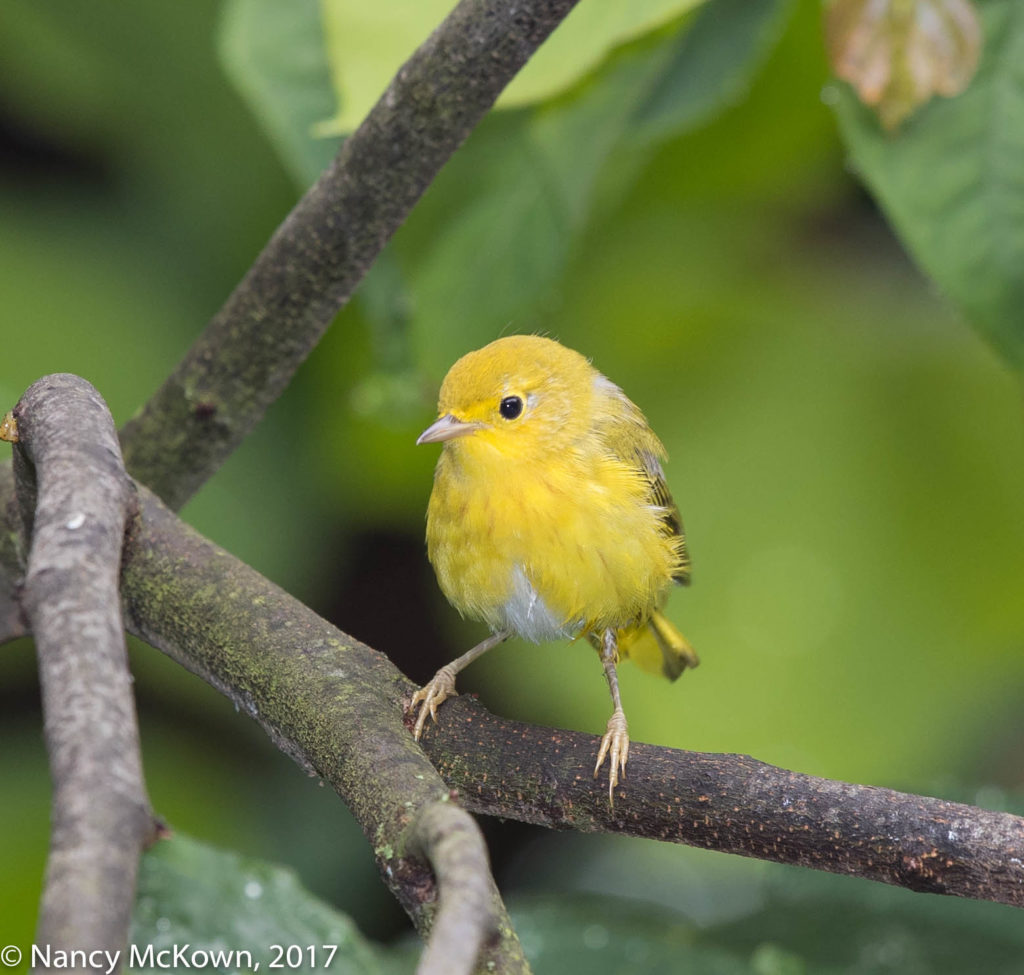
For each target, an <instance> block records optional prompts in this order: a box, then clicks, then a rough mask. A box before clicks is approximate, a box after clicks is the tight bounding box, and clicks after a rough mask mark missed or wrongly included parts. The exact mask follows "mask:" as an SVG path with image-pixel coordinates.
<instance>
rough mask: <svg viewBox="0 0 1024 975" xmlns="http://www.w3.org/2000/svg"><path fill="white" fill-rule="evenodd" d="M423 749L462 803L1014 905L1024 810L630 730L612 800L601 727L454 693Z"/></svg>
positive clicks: (1023, 865) (1023, 884)
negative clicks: (506, 710)
mask: <svg viewBox="0 0 1024 975" xmlns="http://www.w3.org/2000/svg"><path fill="white" fill-rule="evenodd" d="M438 719H439V727H438V728H432V729H431V730H430V733H429V734H427V735H424V740H423V742H422V744H423V747H424V750H425V751H426V752H427V754H428V755H429V756H430V757H431V759H432V760H433V761H434V763H435V764H436V765H437V768H438V770H439V771H440V773H441V775H442V777H443V778H444V779H445V781H446V782H447V783H448V784H449V785H450V786H451V787H452V788H453V789H455V790H457V795H458V799H459V802H460V803H461V804H462V805H464V806H465V807H466V808H467V809H470V810H472V811H474V812H478V813H487V814H489V815H494V816H502V817H504V818H511V819H519V820H523V821H525V822H530V823H538V824H540V825H543V826H550V827H553V828H555V829H577V830H581V831H582V832H596V831H600V832H611V833H625V834H629V835H633V836H647V837H652V838H654V839H660V840H669V841H671V842H674V843H685V844H687V845H689V846H698V847H705V848H707V849H710V850H720V851H722V852H725V853H738V854H741V855H743V856H751V857H757V858H759V859H762V860H776V861H779V862H781V863H792V864H797V865H799V866H803V867H813V868H814V869H816V870H826V871H829V872H831V873H843V874H852V875H855V876H858V877H866V878H867V879H869V880H878V881H881V882H883V883H887V884H894V885H896V886H899V887H908V888H910V889H911V890H918V891H927V892H929V893H933V894H951V895H954V896H957V897H972V898H976V899H978V900H989V901H997V902H999V903H1003V904H1013V905H1015V906H1018V907H1024V819H1022V818H1021V817H1019V816H1012V815H1010V814H1009V813H999V812H989V811H987V810H984V809H978V808H976V807H974V806H967V805H963V804H961V803H956V802H946V801H945V800H942V799H931V798H928V797H925V796H916V795H908V794H907V793H903V792H895V791H893V790H891V789H881V788H877V787H874V786H864V785H851V784H849V783H846V782H836V781H833V780H831V779H820V778H816V777H814V776H811V775H803V774H801V773H799V772H790V771H787V770H785V769H780V768H776V767H775V766H772V765H767V764H765V763H764V762H759V761H757V760H755V759H753V758H749V757H748V756H746V755H712V754H702V753H699V752H685V751H679V750H676V749H671V748H658V747H655V746H652V745H643V744H639V743H631V744H630V749H629V772H628V778H627V779H626V780H625V782H623V783H622V784H621V785H620V786H619V788H618V789H617V790H616V792H615V807H614V810H609V808H608V802H607V796H606V795H605V793H604V791H603V789H601V788H600V787H599V786H598V784H597V783H595V782H594V779H593V767H594V754H595V752H596V750H597V742H598V739H597V738H595V737H593V736H591V735H584V734H579V733H576V732H568V731H555V730H553V729H551V728H539V727H536V726H534V725H527V724H522V723H520V722H516V721H507V720H505V719H503V718H498V717H496V716H495V715H493V714H490V713H489V712H487V711H486V710H484V708H483V707H481V706H480V705H479V703H477V702H475V701H473V700H471V699H469V698H466V697H458V698H455V699H453V700H450V701H448V702H446V703H445V705H444V707H443V708H442V709H441V710H440V711H439V712H438Z"/></svg>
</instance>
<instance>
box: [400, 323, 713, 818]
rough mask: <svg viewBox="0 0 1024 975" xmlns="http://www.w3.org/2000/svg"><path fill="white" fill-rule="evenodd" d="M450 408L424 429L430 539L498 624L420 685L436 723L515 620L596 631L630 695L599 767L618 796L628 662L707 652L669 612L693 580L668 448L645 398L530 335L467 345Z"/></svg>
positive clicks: (470, 597)
mask: <svg viewBox="0 0 1024 975" xmlns="http://www.w3.org/2000/svg"><path fill="white" fill-rule="evenodd" d="M438 413H439V416H438V419H437V420H436V421H435V422H434V423H432V424H431V425H430V426H429V427H428V428H427V429H426V430H424V431H423V433H422V434H421V435H420V437H419V439H418V440H417V441H416V442H417V443H418V444H424V443H443V445H444V447H443V449H442V451H441V457H440V459H439V460H438V463H437V470H436V472H435V475H434V490H433V493H432V494H431V496H430V504H429V507H428V511H427V553H428V556H429V558H430V561H431V563H432V565H433V566H434V570H435V572H436V573H437V579H438V582H439V584H440V586H441V589H442V591H443V592H444V594H445V596H447V597H448V600H449V602H451V603H452V605H453V606H455V608H456V609H458V610H459V612H460V613H462V614H463V615H465V616H469V617H472V618H474V619H478V620H482V621H483V622H485V623H486V624H487V625H488V626H489V627H490V628H491V631H492V633H491V636H489V637H488V638H487V639H486V640H484V641H482V642H481V643H480V644H478V645H477V646H475V647H474V648H473V649H472V650H470V651H469V652H467V653H465V654H463V655H462V656H461V657H459V658H458V659H456V660H454V661H452V662H451V663H450V664H447V665H446V666H444V667H442V668H441V669H440V670H439V671H438V672H437V674H436V675H435V676H434V678H433V680H431V681H430V683H428V684H427V685H426V686H425V687H423V688H422V689H421V690H419V691H418V692H417V693H416V694H415V696H414V697H413V699H412V703H411V705H410V712H411V713H415V712H416V711H417V709H418V710H419V714H418V716H417V718H416V725H415V729H414V733H415V736H416V738H417V739H419V737H420V736H421V735H422V733H423V728H424V723H425V721H426V718H427V715H428V714H429V715H430V716H431V717H433V718H434V719H435V720H436V719H437V707H438V705H440V704H441V703H442V702H443V701H444V700H445V699H446V698H447V697H449V696H451V695H453V694H455V676H456V674H458V673H459V672H460V671H461V670H462V669H463V668H464V667H465V666H466V665H467V664H469V663H470V662H471V661H473V660H475V659H476V658H477V657H479V656H480V655H481V654H483V653H485V652H486V651H488V650H490V649H492V648H493V647H496V646H497V645H498V644H499V643H501V642H503V641H504V640H507V639H508V638H509V637H511V636H513V635H518V636H521V637H524V638H526V639H527V640H532V641H534V642H541V641H546V640H557V639H563V638H567V639H576V638H577V637H580V636H585V637H587V638H588V640H589V641H590V642H591V643H592V644H593V645H594V646H595V647H596V648H597V651H598V653H599V655H600V657H601V663H602V664H603V666H604V673H605V676H606V677H607V679H608V687H609V689H610V691H611V696H612V703H613V705H614V710H613V712H612V716H611V718H610V719H609V720H608V728H607V731H606V733H605V735H604V738H603V739H602V741H601V747H600V751H599V752H598V756H597V764H596V766H595V767H594V776H595V778H596V777H597V775H598V772H599V771H600V768H601V765H602V764H603V763H604V760H605V757H606V756H608V757H609V758H610V769H609V776H608V778H609V783H608V796H609V801H612V799H613V797H614V790H615V787H616V785H617V784H618V781H619V777H620V775H624V774H625V770H626V761H627V759H628V757H629V729H628V725H627V723H626V715H625V713H624V711H623V709H622V701H621V699H620V694H619V681H618V675H617V672H616V664H617V663H618V660H619V659H620V657H626V656H629V657H632V658H634V659H635V660H636V661H637V662H638V663H639V664H640V665H641V666H643V667H644V668H645V669H649V670H654V671H656V672H660V673H662V674H664V675H665V676H666V677H668V678H670V679H672V680H674V679H675V678H677V677H678V676H679V675H680V674H681V673H682V672H683V671H684V670H685V669H686V668H687V667H696V666H697V663H698V660H697V655H696V654H695V653H694V652H693V649H692V647H691V646H690V645H689V643H688V642H687V641H686V639H685V637H683V635H682V634H681V633H679V631H678V630H676V628H675V627H674V626H673V625H672V624H671V623H670V622H669V621H668V620H667V619H666V618H665V617H664V616H663V615H662V613H661V607H662V605H663V604H664V601H665V599H666V596H667V593H668V589H669V587H670V586H671V584H672V583H673V582H677V583H686V582H688V581H689V575H690V562H689V557H688V555H687V551H686V542H685V539H684V536H683V527H682V523H681V521H680V518H679V511H678V509H677V508H676V506H675V503H674V502H673V500H672V496H671V495H670V494H669V490H668V487H667V485H666V484H665V475H664V472H663V471H662V467H661V461H662V459H663V458H664V457H665V448H664V447H663V446H662V444H661V441H660V440H659V439H658V438H657V437H656V436H655V435H654V433H653V432H652V431H651V428H650V427H649V426H648V425H647V421H646V420H645V419H644V416H643V414H642V413H641V412H640V410H639V409H638V408H637V407H636V406H635V405H634V404H633V403H632V402H631V401H630V400H629V399H628V398H627V397H626V395H625V393H623V392H622V390H621V389H619V387H618V386H616V385H615V384H614V383H613V382H611V381H610V380H608V379H606V378H605V377H604V376H603V375H601V373H599V372H598V371H597V370H596V369H595V368H594V367H593V366H592V365H591V364H590V362H589V361H588V360H587V359H585V358H584V357H583V356H582V355H580V354H579V353H578V352H574V351H573V350H572V349H568V348H566V347H565V346H563V345H560V344H559V343H558V342H555V341H553V340H552V339H548V338H542V337H539V336H535V335H514V336H508V337H506V338H501V339H498V340H497V341H495V342H492V343H491V344H490V345H487V346H485V347H484V348H482V349H479V350H477V351H476V352H470V353H469V354H468V355H465V356H463V357H462V358H461V359H459V361H458V362H456V363H455V365H454V366H452V368H451V370H450V371H449V372H448V375H447V376H446V377H445V380H444V383H443V384H442V386H441V393H440V397H439V402H438Z"/></svg>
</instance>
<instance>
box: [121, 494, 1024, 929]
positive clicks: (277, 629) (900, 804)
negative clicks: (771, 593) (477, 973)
mask: <svg viewBox="0 0 1024 975" xmlns="http://www.w3.org/2000/svg"><path fill="white" fill-rule="evenodd" d="M141 493H142V496H143V497H146V492H141ZM142 524H143V526H144V527H145V531H146V536H147V537H146V541H145V546H144V548H142V549H136V547H135V546H133V545H129V547H128V549H127V550H126V563H125V587H126V588H125V593H126V596H127V598H128V605H129V607H130V612H129V619H130V620H131V621H132V624H133V626H134V628H135V631H136V632H138V633H139V634H140V635H141V636H143V637H144V638H146V639H149V640H150V641H151V642H154V643H155V644H156V645H158V646H161V647H162V648H164V649H166V650H167V652H168V653H170V654H171V655H172V656H174V657H175V658H176V659H178V660H180V661H181V662H182V663H183V664H184V665H185V666H186V667H188V668H189V669H191V670H193V671H195V672H196V673H199V674H201V675H202V676H204V677H205V678H206V679H207V680H209V681H210V682H211V683H213V684H214V686H216V687H218V688H220V689H221V690H222V691H223V692H224V693H226V694H228V695H229V696H230V697H232V698H233V699H234V700H235V701H236V702H237V703H238V704H239V705H240V706H242V707H244V708H245V709H246V710H247V711H248V712H249V713H250V714H253V715H254V716H255V717H257V719H258V720H260V721H261V722H262V723H263V724H264V726H265V727H266V728H267V730H268V731H269V732H270V734H271V736H272V737H273V738H274V739H275V740H276V741H277V742H278V744H279V745H280V746H281V747H282V748H283V749H284V750H285V751H286V752H288V753H289V754H292V755H293V756H295V757H296V758H297V759H298V760H299V761H301V762H303V763H305V764H307V765H309V766H312V767H314V768H316V769H317V771H319V772H320V774H322V775H324V777H325V778H327V779H329V780H330V781H331V782H332V784H334V785H335V786H336V788H337V789H338V791H339V792H340V793H341V794H342V795H343V796H344V797H345V798H346V799H347V800H348V801H349V802H350V804H351V805H352V808H353V811H354V812H355V813H356V815H357V818H359V820H360V822H362V823H363V824H364V828H367V829H368V831H369V832H370V833H371V839H372V840H373V842H374V846H375V848H377V849H378V856H379V857H380V852H379V850H380V843H379V842H377V840H376V839H373V835H372V834H373V831H374V830H375V829H376V828H377V827H373V828H371V826H370V825H369V824H375V823H376V824H384V825H383V826H382V827H381V828H382V833H381V835H386V836H388V837H395V836H398V835H400V834H401V835H403V836H407V834H406V833H404V829H405V827H406V826H407V825H408V818H407V816H406V815H405V814H403V812H402V811H401V810H394V809H393V808H391V806H390V805H389V803H391V802H392V798H393V797H392V796H391V795H390V794H386V793H384V792H383V791H382V790H381V789H378V788H376V787H374V788H369V789H368V785H369V784H370V783H376V782H378V781H380V782H388V783H389V784H393V785H394V787H395V788H396V789H398V790H399V792H400V793H401V791H402V790H408V792H409V795H410V796H417V797H424V800H423V801H425V799H426V794H425V792H424V791H423V780H420V779H419V778H418V776H419V775H425V774H427V773H426V769H427V768H431V766H429V764H428V763H426V762H424V761H423V758H422V756H421V753H420V752H419V750H418V749H417V748H416V746H415V745H414V743H413V742H412V741H411V736H409V735H408V734H407V732H406V731H405V730H403V729H402V720H401V718H402V709H403V706H404V704H405V702H407V701H408V699H409V697H410V696H411V694H412V692H413V690H414V685H412V684H411V683H410V682H409V681H408V680H406V679H405V678H404V677H403V676H402V675H401V674H400V673H399V672H398V671H397V670H396V669H395V668H394V666H393V665H392V664H391V663H390V662H389V661H388V660H387V659H386V658H385V657H383V656H382V655H381V654H379V653H377V652H376V651H373V650H371V649H370V648H368V647H365V646H364V645H362V644H360V643H358V642H357V641H355V640H353V639H352V638H351V637H347V636H345V635H344V634H341V633H340V632H339V631H337V630H335V629H333V628H332V627H329V626H327V624H325V623H324V622H323V621H322V620H320V619H319V618H318V617H316V616H315V615H314V614H313V613H312V612H310V611H309V610H308V609H306V608H305V607H303V606H301V605H300V604H298V603H297V602H295V600H292V599H291V598H290V597H288V596H287V595H285V594H284V593H282V592H281V591H280V590H278V589H276V588H275V587H273V586H271V585H270V584H269V583H267V582H266V581H265V580H263V579H262V578H261V577H260V576H258V575H257V574H256V573H255V572H253V571H252V570H251V569H248V568H246V567H245V566H242V565H240V564H239V563H237V562H236V561H235V560H234V559H232V558H231V556H229V555H227V554H226V553H223V552H221V551H220V550H218V549H216V548H215V547H214V546H212V545H210V543H208V542H206V541H205V540H203V539H201V538H200V537H199V536H197V535H195V534H194V533H192V532H191V531H190V530H189V529H187V528H186V527H184V526H182V525H181V524H180V522H178V521H177V519H175V518H174V517H173V516H172V515H171V514H170V513H169V512H167V511H166V509H163V508H162V506H158V505H157V503H156V502H155V500H150V499H148V498H147V500H146V502H145V507H144V518H143V522H142ZM147 552H148V553H150V554H147ZM154 558H155V559H159V560H161V561H162V562H164V563H166V564H165V565H164V566H163V567H162V568H161V569H159V571H157V570H156V569H155V568H154V567H151V566H149V565H147V564H146V562H147V560H149V559H154ZM225 593H231V595H230V596H229V597H228V599H227V606H226V607H225V606H224V605H223V603H224V594H225ZM439 714H440V718H441V723H440V725H439V727H437V728H431V729H430V731H429V732H428V734H427V735H425V736H424V739H425V740H424V742H423V747H424V748H425V750H426V752H427V754H428V755H429V757H430V758H431V759H432V760H433V762H434V763H435V764H436V766H437V768H438V770H439V771H440V772H441V775H442V777H443V779H444V780H445V782H446V783H447V784H448V786H449V787H451V788H454V789H456V790H457V793H458V798H459V801H460V802H461V804H463V805H464V806H466V808H468V809H470V810H472V811H475V812H483V813H488V814H491V815H497V816H502V817H505V818H510V819H519V820H523V821H526V822H533V823H540V824H544V825H547V826H552V827H556V828H563V829H569V828H572V829H579V830H582V831H602V832H617V833H625V834H629V835H634V836H646V837H652V838H655V839H663V840H671V841H673V842H681V843H688V844H691V845H695V846H701V847H705V848H707V849H716V850H721V851H724V852H728V853H740V854H744V855H747V856H754V857H759V858H761V859H766V860H775V861H779V862H783V863H793V864H799V865H802V866H808V867H813V868H815V869H819V870H827V871H830V872H833V873H847V874H855V875H857V876H861V877H867V878H869V879H872V880H878V881H882V882H885V883H891V884H896V885H899V886H903V887H908V888H910V889H912V890H927V891H931V892H933V893H947V894H953V895H957V896H962V897H973V898H977V899H982V900H992V901H999V902H1002V903H1008V904H1019V905H1024V819H1021V818H1019V817H1017V816H1011V815H1009V814H1006V813H994V812H987V811H985V810H981V809H977V808H974V807H971V806H966V805H961V804H958V803H951V802H946V801H943V800H940V799H930V798H926V797H922V796H912V795H907V794H904V793H899V792H894V791H891V790H888V789H879V788H874V787H871V786H857V785H849V784H847V783H843V782H836V781H832V780H829V779H820V778H815V777H813V776H807V775H802V774H800V773H796V772H788V771H785V770H782V769H776V768H773V767H772V766H770V765H765V764H764V763H762V762H758V761H755V760H754V759H751V758H746V757H744V756H734V755H701V754H697V753H692V752H683V751H678V750H675V749H670V748H658V747H654V746H651V745H643V744H639V743H636V744H635V745H632V746H631V748H630V764H629V777H628V779H627V780H626V782H625V784H624V785H623V786H621V787H620V789H619V790H618V791H617V792H616V796H615V806H614V809H612V810H609V808H608V802H607V794H606V793H605V792H604V790H603V789H602V788H601V787H600V786H599V785H598V784H596V783H595V782H594V779H593V775H592V770H593V762H594V755H595V754H596V752H597V746H598V739H597V737H595V736H592V735H584V734H579V733H573V732H562V731H556V730H553V729H550V728H539V727H535V726H532V725H525V724H520V723H518V722H513V721H506V720H503V719H501V718H498V717H495V716H494V715H491V714H488V713H487V711H486V710H484V709H483V708H482V707H481V706H480V705H479V704H478V703H477V702H474V701H473V700H471V699H469V698H467V697H458V698H455V699H454V700H451V701H448V702H446V703H445V705H444V707H443V708H442V709H441V711H440V712H439ZM356 743H362V744H361V745H358V746H357V745H356ZM429 781H430V782H432V783H433V785H432V786H431V789H437V788H438V786H437V780H436V779H435V778H434V774H433V772H432V771H431V773H430V778H429ZM428 791H429V790H428ZM438 797H439V795H438V793H437V792H431V793H430V796H429V798H431V799H432V798H438ZM423 801H420V804H422V803H423ZM396 815H397V816H398V821H393V817H395V816H396ZM388 842H389V843H390V842H392V840H391V839H389V840H388ZM398 859H399V860H400V859H401V856H399V857H398ZM406 866H407V865H406ZM381 867H382V872H383V873H384V875H385V876H388V875H389V870H390V871H391V872H392V873H394V874H395V875H396V876H397V875H398V874H401V871H402V870H403V869H405V867H403V865H402V864H400V863H398V862H395V861H394V860H389V859H388V858H384V859H383V860H382V861H381ZM423 881H424V878H423V877H422V876H420V875H419V874H415V875H414V876H412V877H409V876H408V875H406V882H404V889H402V890H398V891H396V893H397V894H398V896H399V899H400V900H403V903H406V904H407V907H408V909H409V910H410V913H411V914H412V915H413V917H414V919H417V924H418V925H420V926H421V927H425V926H426V925H425V924H424V922H423V920H422V918H421V917H420V916H419V911H420V909H421V903H420V902H419V901H418V900H417V898H415V897H414V898H413V902H412V903H411V902H410V901H409V891H410V890H415V889H416V885H417V883H420V882H423ZM399 886H402V884H400V885H399Z"/></svg>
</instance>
